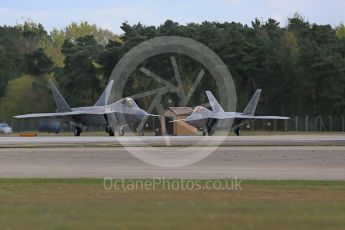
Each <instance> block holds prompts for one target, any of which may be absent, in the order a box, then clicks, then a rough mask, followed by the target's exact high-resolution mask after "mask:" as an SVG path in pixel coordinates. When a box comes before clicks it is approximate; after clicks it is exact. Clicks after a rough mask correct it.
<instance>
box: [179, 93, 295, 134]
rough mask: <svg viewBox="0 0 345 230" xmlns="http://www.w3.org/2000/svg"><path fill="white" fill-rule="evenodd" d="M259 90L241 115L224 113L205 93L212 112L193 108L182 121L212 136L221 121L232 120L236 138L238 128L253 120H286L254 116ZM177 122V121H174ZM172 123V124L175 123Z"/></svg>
mask: <svg viewBox="0 0 345 230" xmlns="http://www.w3.org/2000/svg"><path fill="white" fill-rule="evenodd" d="M260 94H261V89H258V90H257V91H256V92H255V94H254V95H253V97H252V98H251V100H250V101H249V103H248V105H247V107H246V108H245V109H244V111H243V112H242V113H239V112H225V111H224V110H223V108H222V107H221V106H220V104H219V103H218V101H217V100H216V98H215V97H214V96H213V94H212V93H211V92H210V91H206V95H207V98H208V100H209V102H210V105H211V108H212V110H209V109H207V108H205V107H202V106H197V107H195V109H194V111H193V113H192V114H191V115H189V116H188V117H186V118H185V119H182V120H184V121H185V122H186V123H187V124H189V125H192V126H194V127H196V128H198V129H199V130H201V131H202V133H203V135H204V136H205V135H206V134H208V135H212V134H214V132H215V131H216V129H217V124H218V122H219V121H222V120H232V128H233V130H234V132H235V134H236V135H237V136H239V135H240V128H241V127H242V126H243V125H245V124H246V123H248V122H249V121H250V120H253V119H268V120H269V119H272V120H286V119H290V118H289V117H281V116H255V115H254V113H255V110H256V106H257V104H258V102H259V98H260ZM175 121H178V120H175ZM175 121H173V122H175Z"/></svg>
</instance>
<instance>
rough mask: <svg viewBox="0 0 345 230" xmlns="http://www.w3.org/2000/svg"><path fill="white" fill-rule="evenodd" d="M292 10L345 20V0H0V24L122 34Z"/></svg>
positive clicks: (284, 14)
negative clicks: (75, 26) (126, 27)
mask: <svg viewBox="0 0 345 230" xmlns="http://www.w3.org/2000/svg"><path fill="white" fill-rule="evenodd" d="M295 12H297V13H299V14H300V15H302V16H303V17H305V19H306V20H308V21H309V22H312V23H314V22H315V23H318V24H331V25H332V26H337V25H339V23H340V22H344V23H345V0H328V1H325V0H122V1H117V0H50V1H49V0H0V25H15V24H17V23H22V22H23V21H24V20H26V19H30V20H31V21H34V22H40V23H41V24H43V26H44V27H45V28H46V29H47V30H48V31H50V30H51V29H53V28H58V29H61V28H64V27H66V26H67V25H68V24H70V23H71V22H72V21H73V22H81V21H87V22H89V23H90V24H94V23H95V24H97V25H98V26H100V27H102V28H106V29H110V30H111V31H113V32H114V33H117V34H121V33H122V31H121V28H120V26H121V24H122V23H123V22H125V21H127V22H128V23H129V24H131V25H132V24H136V23H138V22H141V23H142V24H144V25H155V26H158V25H161V24H162V23H164V21H166V20H167V19H171V20H173V21H176V22H178V23H180V24H186V23H189V22H195V23H201V22H203V21H217V22H225V21H228V22H232V21H235V22H241V23H243V24H248V25H250V23H251V21H253V20H254V19H255V18H259V19H261V20H264V21H265V20H267V19H268V18H273V19H275V20H277V21H279V22H280V23H281V25H283V26H284V25H286V23H287V18H288V17H291V16H293V14H294V13H295Z"/></svg>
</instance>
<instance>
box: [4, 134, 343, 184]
mask: <svg viewBox="0 0 345 230" xmlns="http://www.w3.org/2000/svg"><path fill="white" fill-rule="evenodd" d="M285 137H287V138H285ZM54 138H55V137H49V138H48V137H47V138H32V139H26V138H0V178H80V177H83V178H103V177H112V178H152V177H160V178H234V177H238V178H243V179H311V180H345V146H344V136H342V135H332V136H314V135H313V136H260V137H229V138H227V139H226V142H225V143H227V144H226V145H223V146H221V147H218V148H217V149H216V151H215V152H213V153H212V154H211V155H209V156H208V157H206V158H204V159H203V160H201V161H198V162H196V163H194V164H191V165H188V166H183V167H178V168H164V167H158V166H153V165H150V164H147V163H145V162H142V161H141V160H139V159H137V158H135V157H134V156H132V155H131V154H130V153H129V152H128V150H129V151H134V152H135V151H136V154H138V155H140V154H141V153H142V150H143V148H144V147H139V148H138V147H126V148H124V147H80V146H79V145H82V146H83V145H85V144H86V143H88V144H90V143H91V144H97V143H100V144H109V143H113V142H114V138H112V139H110V138H108V137H107V138H105V137H83V138H78V139H77V138H74V137H61V138H55V139H56V140H58V141H57V142H58V143H59V144H72V145H71V146H67V147H66V146H64V147H61V146H60V147H41V146H42V145H43V146H45V145H48V144H50V143H53V140H54ZM149 138H150V137H147V139H149ZM127 139H128V138H127ZM192 139H193V138H192ZM209 139H210V142H212V143H216V144H217V142H216V141H217V138H214V137H212V138H209ZM172 140H174V141H175V142H173V141H171V142H170V143H173V144H172V146H174V145H176V143H177V145H178V144H181V143H185V142H187V141H185V140H188V138H185V137H184V138H174V139H172ZM151 141H152V142H153V141H157V143H158V140H157V139H154V138H153V139H151ZM248 141H250V142H249V143H248ZM39 142H40V143H39ZM115 142H116V139H115ZM282 142H284V143H286V145H288V146H281V145H282ZM33 143H34V147H32V146H31V147H30V148H17V147H16V146H21V145H28V144H33ZM53 144H54V143H53ZM76 144H77V145H76ZM293 144H296V145H302V144H303V145H306V146H293ZM8 145H10V146H11V147H9V148H7V147H6V146H8ZM231 145H238V146H231ZM260 145H261V146H260ZM263 145H265V146H263ZM270 145H276V146H270ZM164 148H165V149H167V151H168V150H169V151H170V152H174V153H175V154H179V153H181V154H182V152H181V149H184V150H185V149H186V148H184V147H164ZM205 148H206V147H204V146H194V147H190V148H188V150H187V151H190V152H191V153H196V154H198V153H199V152H201V150H202V149H205Z"/></svg>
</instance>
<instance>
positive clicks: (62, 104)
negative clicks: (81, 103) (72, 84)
mask: <svg viewBox="0 0 345 230" xmlns="http://www.w3.org/2000/svg"><path fill="white" fill-rule="evenodd" d="M49 84H50V88H51V90H52V93H53V96H54V100H55V103H56V108H57V109H56V112H70V111H72V110H71V107H69V105H68V103H67V102H66V100H65V98H64V97H63V96H62V95H61V93H60V92H59V90H58V89H57V88H56V86H55V85H54V83H53V81H52V80H49Z"/></svg>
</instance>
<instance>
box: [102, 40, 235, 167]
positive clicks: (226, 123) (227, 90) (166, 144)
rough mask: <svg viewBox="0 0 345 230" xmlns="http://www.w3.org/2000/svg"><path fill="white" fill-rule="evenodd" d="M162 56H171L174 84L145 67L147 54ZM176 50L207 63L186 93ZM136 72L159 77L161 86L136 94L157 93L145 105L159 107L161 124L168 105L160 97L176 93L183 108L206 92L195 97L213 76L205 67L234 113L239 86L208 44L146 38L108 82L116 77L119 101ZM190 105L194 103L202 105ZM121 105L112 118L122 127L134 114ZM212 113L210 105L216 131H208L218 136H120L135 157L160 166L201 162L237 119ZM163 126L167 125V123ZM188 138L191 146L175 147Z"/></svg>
mask: <svg viewBox="0 0 345 230" xmlns="http://www.w3.org/2000/svg"><path fill="white" fill-rule="evenodd" d="M161 54H169V55H170V62H171V67H172V69H173V70H174V76H172V77H171V78H173V79H174V82H175V84H173V83H172V81H169V80H167V77H166V76H165V77H161V76H159V73H154V72H152V71H151V70H150V69H147V68H145V67H144V66H141V65H142V63H143V62H145V61H146V60H148V59H149V58H152V57H155V56H157V55H161ZM174 54H176V55H181V54H182V55H185V56H188V57H189V58H192V59H193V60H195V61H197V62H199V63H201V65H202V66H203V68H201V69H200V70H197V71H196V72H198V74H197V75H196V76H195V80H194V82H193V84H192V85H191V86H190V87H189V89H188V90H187V92H185V88H186V87H183V80H182V77H183V73H180V71H179V67H178V64H177V62H176V57H175V55H174ZM138 70H139V71H140V72H141V73H143V74H144V75H145V76H146V77H148V78H151V79H154V80H155V81H157V83H158V85H160V86H159V87H158V88H157V89H154V90H150V91H147V92H140V93H139V94H136V96H135V97H136V98H139V97H146V96H152V97H153V99H152V103H151V105H150V106H149V107H148V108H143V109H144V110H146V111H147V112H148V113H151V112H152V111H153V110H154V109H156V110H157V112H158V113H159V115H160V116H161V117H160V123H161V124H162V125H165V124H167V122H165V121H164V120H162V119H166V118H165V117H164V116H163V113H164V109H165V110H166V109H168V108H164V107H163V105H162V103H161V100H162V97H163V96H164V95H165V94H168V93H170V94H171V93H174V94H176V96H177V98H178V99H179V103H178V105H177V106H180V107H184V106H187V105H189V104H188V103H189V101H190V98H191V97H192V96H194V97H195V96H197V97H202V95H193V94H194V92H195V89H196V88H197V87H198V85H199V84H200V82H201V81H210V80H211V79H207V78H206V77H204V75H205V72H206V71H208V73H209V75H208V76H211V77H212V78H213V80H214V82H215V85H216V87H217V91H218V93H219V97H218V98H217V100H218V101H219V102H220V104H221V105H222V106H223V109H224V110H225V111H235V109H236V91H235V86H234V82H233V79H232V77H231V74H230V72H229V70H228V68H227V66H226V65H225V64H224V63H223V61H222V60H221V59H220V58H219V57H218V56H217V54H216V53H215V52H213V51H212V50H211V49H210V48H208V47H207V46H205V45H203V44H201V43H200V42H197V41H195V40H193V39H190V38H185V37H178V36H162V37H156V38H153V39H150V40H147V41H144V42H142V43H140V44H138V45H137V46H135V47H134V48H132V49H131V50H129V51H128V52H127V53H126V54H125V55H124V56H123V57H122V58H121V60H120V61H119V62H118V63H117V65H116V66H115V68H114V69H113V71H112V73H111V76H110V79H109V81H111V80H113V81H114V83H113V88H112V96H114V98H115V99H121V98H123V97H124V96H123V95H124V90H125V86H126V83H127V81H128V78H129V77H130V76H131V74H132V73H133V72H134V71H138ZM125 101H126V102H127V103H132V102H131V99H126V100H125ZM192 106H193V107H194V106H198V105H192ZM204 106H205V107H209V106H210V103H209V102H207V101H205V105H204ZM198 108H199V110H200V108H203V107H200V106H199V107H198ZM119 109H120V111H115V114H112V115H108V120H115V121H114V123H115V124H118V125H121V124H120V123H124V122H126V121H128V122H129V120H130V117H129V116H127V115H126V111H125V110H123V109H121V107H119ZM195 110H196V109H195ZM195 110H194V111H195ZM206 110H207V109H206ZM212 113H213V112H212V109H210V112H209V115H210V116H209V118H207V119H208V120H207V121H206V122H213V123H212V124H213V125H212V129H210V130H209V133H212V134H214V135H215V137H209V136H197V137H192V136H190V137H176V136H174V137H170V136H168V135H166V133H163V136H161V137H141V136H138V137H128V138H127V137H126V138H121V137H120V138H118V141H119V142H120V143H121V144H122V145H123V146H124V148H126V150H127V151H128V152H130V153H131V154H132V155H134V156H135V157H137V158H139V159H141V160H142V161H144V162H147V163H149V164H153V165H156V166H161V167H179V166H186V165H189V164H192V163H195V162H197V161H200V160H201V159H203V158H205V157H207V156H208V155H210V154H211V153H212V152H214V151H215V150H216V149H217V148H218V146H219V145H220V144H221V143H222V142H223V141H224V139H225V136H226V134H224V133H226V132H225V131H226V129H227V131H229V129H230V128H231V127H232V123H233V120H231V119H226V120H216V119H212ZM145 121H146V119H143V120H142V122H140V124H139V125H138V130H140V129H142V128H143V125H144V124H143V123H144V122H145ZM204 122H205V121H204ZM164 128H165V129H166V127H164ZM218 130H221V131H222V134H223V135H220V134H219V133H218ZM121 132H123V131H122V129H120V133H121ZM186 139H190V140H192V141H191V143H192V144H191V145H190V146H187V147H173V146H172V145H173V144H174V143H176V142H179V141H182V142H185V141H186ZM131 143H133V144H135V145H136V146H138V145H139V146H141V147H133V145H132V146H131ZM152 143H155V146H153V145H152ZM157 143H160V144H158V145H160V146H157ZM142 146H144V147H142ZM200 146H202V147H200Z"/></svg>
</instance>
